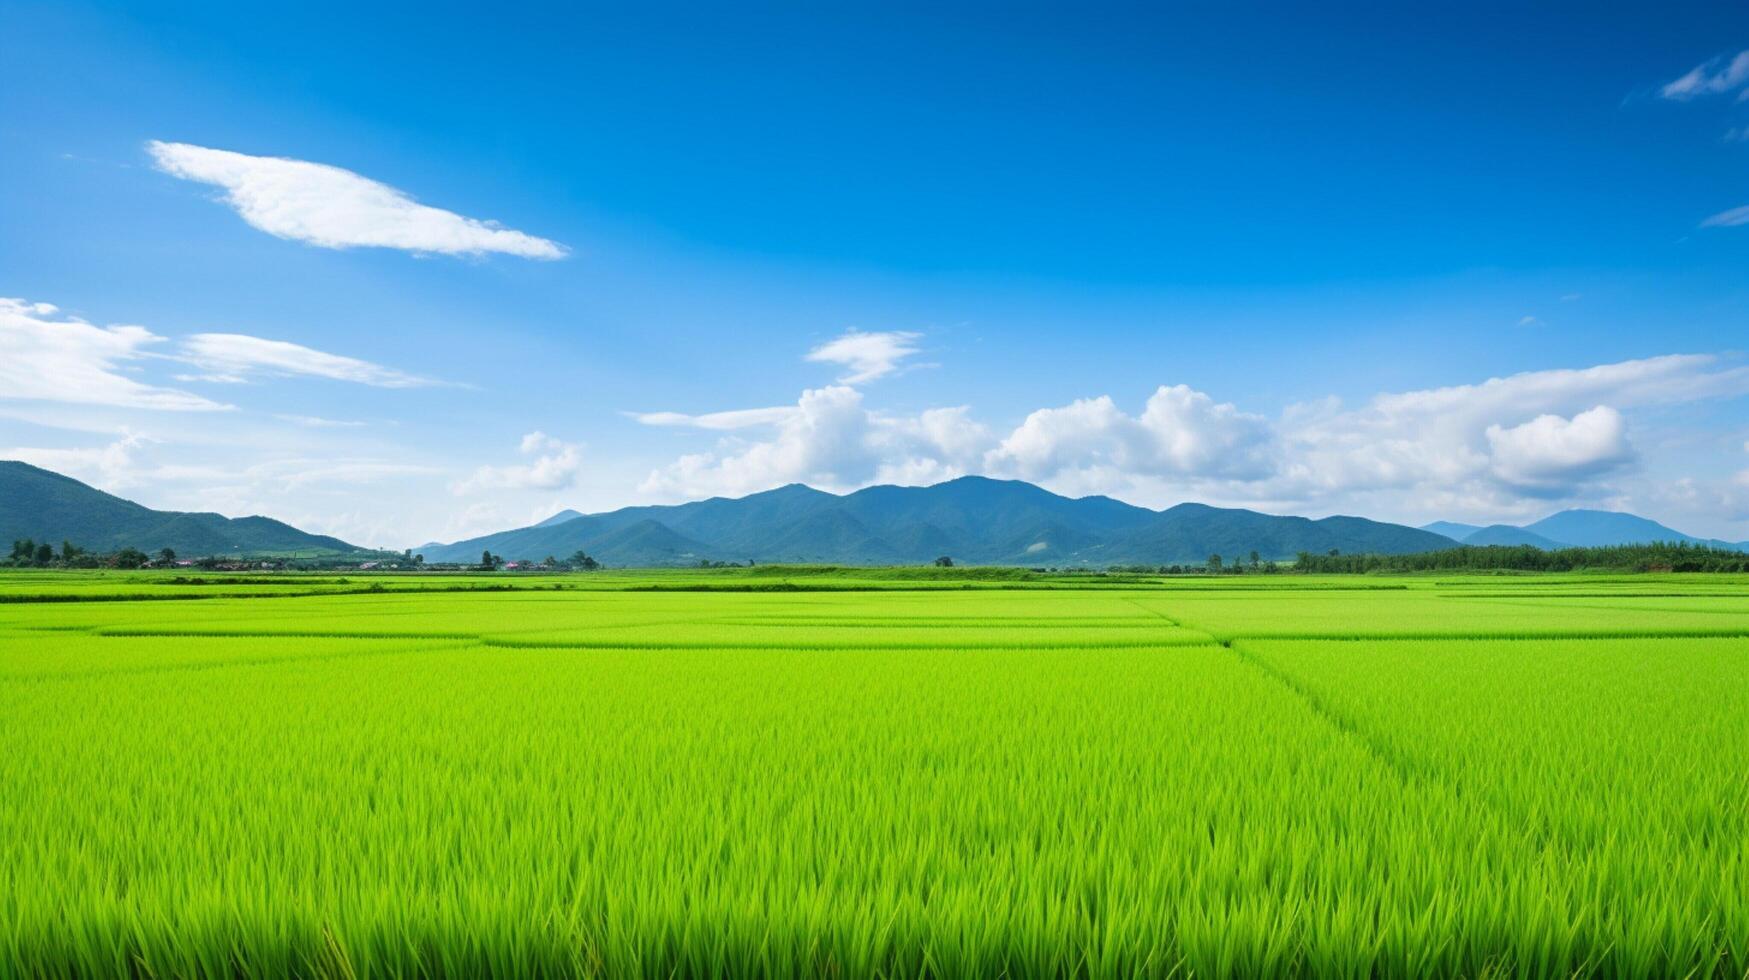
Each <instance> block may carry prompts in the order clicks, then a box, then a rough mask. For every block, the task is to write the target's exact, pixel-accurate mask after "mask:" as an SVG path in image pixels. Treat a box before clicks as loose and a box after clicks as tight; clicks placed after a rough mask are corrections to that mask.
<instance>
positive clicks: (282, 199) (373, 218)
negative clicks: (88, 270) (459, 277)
mask: <svg viewBox="0 0 1749 980" xmlns="http://www.w3.org/2000/svg"><path fill="white" fill-rule="evenodd" d="M146 150H147V152H148V153H150V154H151V156H152V160H153V162H154V163H155V164H156V165H157V167H158V169H159V170H162V171H163V172H165V173H167V174H170V175H172V176H174V177H180V178H182V179H184V180H193V181H199V182H200V183H204V184H211V185H213V186H216V187H219V188H222V189H223V190H224V192H225V198H224V200H225V203H226V204H229V205H230V206H231V207H232V208H233V209H235V210H236V212H237V213H238V214H239V215H241V216H242V218H243V220H244V221H247V222H248V223H249V224H250V225H252V226H254V227H255V228H258V229H260V230H262V231H264V232H267V233H268V234H270V235H274V236H277V237H279V238H289V239H293V240H295V241H301V242H308V243H309V244H311V245H319V246H321V247H323V248H349V247H352V246H374V247H380V248H398V249H405V250H407V251H411V252H422V253H432V252H436V253H443V254H446V255H479V254H483V253H486V252H501V253H504V254H507V255H518V256H522V257H524V258H531V259H558V258H562V257H564V255H565V247H564V246H563V245H560V244H559V243H557V242H552V241H548V240H547V239H544V238H536V237H534V236H533V235H528V234H524V233H523V232H520V231H513V230H511V229H509V228H501V227H499V226H498V225H497V224H495V223H493V222H489V221H479V220H476V219H473V218H466V217H463V216H461V215H459V214H456V213H454V212H453V211H445V210H443V209H441V208H434V207H430V206H428V205H424V204H420V203H419V202H417V201H415V200H413V199H412V198H410V197H408V196H407V195H406V194H405V193H403V192H401V191H399V190H396V189H395V188H393V187H390V186H388V185H387V184H382V183H379V182H377V181H374V180H371V179H370V178H368V177H363V176H360V175H358V174H355V173H353V172H352V171H350V170H344V169H341V168H340V167H333V166H329V165H327V164H321V163H311V162H309V161H307V160H292V159H287V158H285V157H260V156H250V155H249V154H246V153H235V152H232V151H229V150H215V149H210V148H207V147H204V146H194V145H191V144H188V143H164V142H160V141H157V140H153V141H151V142H149V143H147V144H146Z"/></svg>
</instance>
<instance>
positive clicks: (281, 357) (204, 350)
mask: <svg viewBox="0 0 1749 980" xmlns="http://www.w3.org/2000/svg"><path fill="white" fill-rule="evenodd" d="M181 354H182V358H183V359H184V360H186V361H188V362H189V363H191V364H193V365H195V366H197V367H199V368H201V369H202V370H203V371H204V372H206V373H204V374H200V375H192V376H186V375H185V376H184V377H186V378H187V379H188V380H200V381H220V382H228V383H240V382H243V381H246V380H247V379H248V377H249V375H250V374H254V373H264V374H271V375H280V376H285V375H304V376H307V377H316V378H331V379H333V380H335V381H352V382H356V383H358V384H365V385H374V386H376V387H378V388H413V387H418V386H420V385H430V384H436V383H437V382H434V381H431V380H429V379H426V378H419V377H415V376H413V375H411V374H406V373H404V372H402V371H397V370H395V369H393V368H386V367H383V366H382V365H380V364H372V363H371V362H369V361H361V360H359V359H357V358H354V357H342V356H341V355H339V354H329V353H326V352H324V351H319V350H314V349H312V348H309V347H304V346H302V345H301V344H293V343H289V342H287V341H284V340H265V339H263V338H261V337H250V336H247V335H245V334H239V333H197V334H194V335H192V336H190V337H187V338H185V339H184V340H183V341H182V345H181Z"/></svg>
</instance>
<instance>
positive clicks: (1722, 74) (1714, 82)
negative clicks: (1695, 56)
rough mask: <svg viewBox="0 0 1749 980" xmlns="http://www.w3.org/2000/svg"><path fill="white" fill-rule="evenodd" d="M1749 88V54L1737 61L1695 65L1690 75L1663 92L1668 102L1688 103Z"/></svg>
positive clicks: (1722, 60) (1729, 60)
mask: <svg viewBox="0 0 1749 980" xmlns="http://www.w3.org/2000/svg"><path fill="white" fill-rule="evenodd" d="M1746 85H1749V51H1742V52H1739V53H1738V54H1737V55H1736V56H1735V57H1733V58H1730V59H1726V58H1723V57H1719V58H1713V59H1711V60H1709V61H1706V62H1703V63H1701V64H1698V65H1695V66H1694V67H1693V68H1691V69H1689V70H1688V72H1687V74H1685V75H1683V76H1682V77H1681V78H1678V79H1676V80H1675V81H1673V82H1670V83H1668V84H1667V85H1665V86H1664V87H1663V88H1661V89H1659V90H1658V91H1659V94H1661V95H1663V96H1664V97H1665V98H1666V99H1675V100H1678V101H1686V100H1688V99H1693V98H1698V97H1700V96H1703V95H1722V94H1725V93H1727V92H1732V91H1735V90H1737V89H1740V88H1744V86H1746Z"/></svg>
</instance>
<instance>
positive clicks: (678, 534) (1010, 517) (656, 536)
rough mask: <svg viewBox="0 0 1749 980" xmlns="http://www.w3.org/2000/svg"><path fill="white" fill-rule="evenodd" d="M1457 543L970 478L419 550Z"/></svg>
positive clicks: (1164, 550) (620, 552) (772, 552)
mask: <svg viewBox="0 0 1749 980" xmlns="http://www.w3.org/2000/svg"><path fill="white" fill-rule="evenodd" d="M1451 544H1452V541H1451V539H1450V538H1447V537H1444V536H1442V535H1438V534H1433V533H1430V532H1427V531H1421V530H1417V529H1415V528H1410V527H1404V526H1402V525H1399V524H1385V523H1381V522H1378V521H1370V520H1366V519H1364V518H1359V517H1327V518H1324V519H1322V520H1310V519H1308V518H1304V517H1282V516H1276V515H1271V514H1260V513H1257V512H1256V511H1250V510H1237V509H1227V508H1219V507H1208V506H1205V505H1202V504H1180V505H1178V506H1176V507H1173V508H1170V509H1168V510H1164V511H1155V510H1149V509H1147V508H1144V507H1136V506H1132V505H1130V504H1126V503H1123V502H1121V501H1117V500H1113V499H1111V498H1110V497H1081V498H1078V499H1071V498H1069V497H1062V496H1059V495H1057V494H1054V493H1051V492H1049V491H1047V490H1044V489H1043V488H1040V487H1037V486H1034V485H1032V484H1030V483H1024V482H1019V481H1014V480H991V479H986V478H983V477H963V478H961V479H958V480H951V481H948V482H946V483H939V484H936V485H935V486H930V487H896V486H878V487H869V488H867V489H864V490H859V491H857V492H855V493H850V494H845V495H842V496H840V495H837V494H831V493H826V492H824V491H821V490H815V489H813V488H811V487H806V486H802V485H800V484H792V485H790V486H786V487H780V488H778V489H776V490H770V491H766V492H764V493H756V494H753V495H751V496H748V497H741V498H738V499H728V498H723V497H715V498H712V499H710V500H701V501H696V502H694V503H688V504H680V505H677V506H659V507H628V508H624V509H622V510H616V511H612V512H610V513H605V514H587V515H582V516H578V517H572V518H570V519H568V520H558V521H556V522H555V521H553V520H548V521H543V522H542V523H540V524H537V525H534V526H532V527H525V528H518V529H516V530H512V531H504V532H500V533H497V534H491V535H486V536H484V537H478V538H470V539H468V540H466V541H458V542H455V543H453V544H430V545H426V546H424V547H423V548H422V549H419V550H420V551H421V552H422V553H423V554H424V555H425V558H426V560H427V561H432V562H438V561H459V562H475V561H479V560H480V557H481V553H482V552H486V551H489V552H491V553H493V554H495V555H498V556H501V557H503V558H505V559H508V560H518V559H526V560H535V561H538V560H540V559H542V558H545V557H547V556H553V557H557V558H561V559H562V558H565V557H566V556H569V555H571V554H573V553H575V552H577V551H579V550H581V551H586V552H588V553H589V554H590V555H592V556H594V557H596V558H598V559H600V560H601V561H604V562H606V563H608V564H610V565H618V566H635V565H679V564H695V563H697V562H699V561H701V560H712V561H745V560H753V561H759V562H830V563H836V564H849V565H885V564H917V563H922V562H928V561H931V560H933V559H935V558H937V557H940V556H944V555H945V556H949V557H951V558H953V559H954V560H955V561H956V562H960V563H970V564H991V565H1034V566H1036V565H1087V566H1091V567H1105V566H1108V565H1124V564H1138V563H1139V564H1163V563H1174V562H1183V563H1196V564H1201V563H1203V562H1204V561H1206V560H1207V559H1208V558H1209V556H1210V555H1212V554H1220V555H1222V556H1224V557H1225V558H1226V559H1227V560H1228V561H1232V560H1234V559H1248V557H1249V556H1250V554H1251V553H1252V552H1257V553H1258V555H1259V556H1260V557H1261V558H1263V559H1282V558H1287V557H1290V556H1292V555H1293V554H1294V553H1296V552H1299V551H1317V552H1320V553H1324V552H1328V551H1330V550H1332V549H1336V550H1339V551H1364V552H1378V553H1384V554H1401V553H1405V552H1413V551H1426V550H1430V549H1436V548H1447V547H1450V546H1451Z"/></svg>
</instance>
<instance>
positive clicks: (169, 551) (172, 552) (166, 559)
mask: <svg viewBox="0 0 1749 980" xmlns="http://www.w3.org/2000/svg"><path fill="white" fill-rule="evenodd" d="M158 560H159V561H161V562H163V563H164V564H166V565H168V564H170V563H171V562H173V561H175V560H176V549H175V548H159V549H158Z"/></svg>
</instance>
